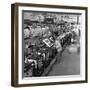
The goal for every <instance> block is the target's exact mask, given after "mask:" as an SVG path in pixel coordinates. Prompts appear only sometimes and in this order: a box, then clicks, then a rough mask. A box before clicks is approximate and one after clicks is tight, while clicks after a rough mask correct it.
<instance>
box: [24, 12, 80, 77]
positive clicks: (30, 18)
mask: <svg viewBox="0 0 90 90" xmlns="http://www.w3.org/2000/svg"><path fill="white" fill-rule="evenodd" d="M81 18H82V15H81V14H80V13H65V12H63V13H62V12H59V13H55V12H43V11H42V12H39V11H36V12H35V11H23V35H24V38H23V39H24V41H23V45H24V75H23V76H24V77H42V76H64V75H80V34H81V24H82V20H81Z"/></svg>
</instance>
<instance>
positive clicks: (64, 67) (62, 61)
mask: <svg viewBox="0 0 90 90" xmlns="http://www.w3.org/2000/svg"><path fill="white" fill-rule="evenodd" d="M79 74H80V54H79V53H77V52H73V53H69V52H68V50H67V49H66V50H65V51H64V52H63V54H62V56H60V54H59V53H58V55H57V61H56V62H55V64H54V65H53V66H52V68H51V70H50V71H49V73H48V75H47V76H60V75H62V76H63V75H79Z"/></svg>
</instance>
